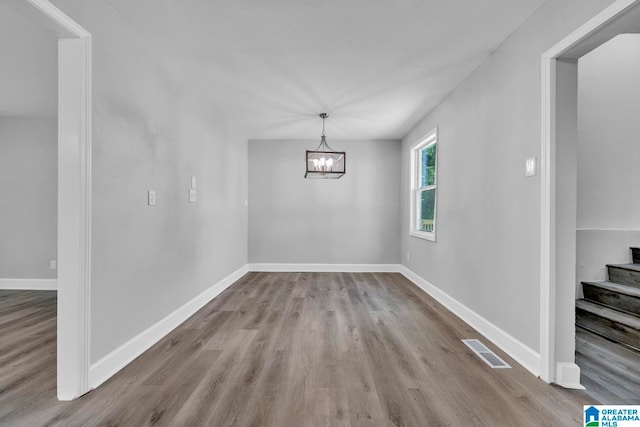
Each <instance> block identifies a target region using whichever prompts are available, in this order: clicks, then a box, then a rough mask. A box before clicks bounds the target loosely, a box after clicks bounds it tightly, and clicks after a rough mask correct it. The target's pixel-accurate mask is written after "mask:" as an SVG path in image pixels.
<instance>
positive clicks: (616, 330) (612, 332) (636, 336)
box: [576, 308, 640, 350]
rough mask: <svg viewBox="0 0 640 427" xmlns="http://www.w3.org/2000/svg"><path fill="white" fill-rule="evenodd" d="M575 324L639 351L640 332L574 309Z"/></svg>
mask: <svg viewBox="0 0 640 427" xmlns="http://www.w3.org/2000/svg"><path fill="white" fill-rule="evenodd" d="M576 324H577V325H578V326H580V327H583V328H585V329H587V330H590V331H592V332H595V333H597V334H600V335H602V336H605V337H607V338H609V339H610V340H612V341H615V342H618V343H621V344H625V345H628V346H629V347H632V348H634V349H636V350H640V331H639V330H637V329H633V328H630V327H628V326H625V325H621V324H620V323H617V322H613V321H611V320H609V319H606V318H604V317H600V316H597V315H595V314H592V313H589V312H587V311H584V310H581V309H579V308H576Z"/></svg>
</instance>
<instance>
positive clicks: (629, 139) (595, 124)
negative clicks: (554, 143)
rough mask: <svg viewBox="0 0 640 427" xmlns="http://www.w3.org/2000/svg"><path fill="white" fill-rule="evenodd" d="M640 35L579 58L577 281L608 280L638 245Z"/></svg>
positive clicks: (620, 38) (623, 37)
mask: <svg viewBox="0 0 640 427" xmlns="http://www.w3.org/2000/svg"><path fill="white" fill-rule="evenodd" d="M638 76H640V34H623V35H620V36H618V37H616V38H614V39H612V40H610V41H609V42H607V43H605V44H604V45H602V46H600V47H599V48H597V49H595V50H594V51H592V52H590V53H589V54H587V55H585V56H584V57H582V58H580V61H579V63H578V141H579V144H578V214H577V227H578V230H577V241H578V247H577V272H576V275H577V282H578V289H580V285H579V283H580V282H581V281H584V280H605V279H606V268H605V264H607V263H609V264H615V263H626V262H631V252H630V251H629V246H632V245H635V246H638V245H640V188H639V187H638V183H639V182H640V167H639V165H640V120H638V114H639V113H640V80H639V79H638Z"/></svg>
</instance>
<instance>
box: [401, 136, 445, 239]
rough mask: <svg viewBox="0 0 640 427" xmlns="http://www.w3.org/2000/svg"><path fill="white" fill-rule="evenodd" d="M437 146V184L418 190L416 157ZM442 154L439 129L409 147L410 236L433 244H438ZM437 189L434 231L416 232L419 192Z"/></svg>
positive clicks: (434, 208) (434, 203) (434, 202)
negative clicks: (440, 160) (423, 150)
mask: <svg viewBox="0 0 640 427" xmlns="http://www.w3.org/2000/svg"><path fill="white" fill-rule="evenodd" d="M433 144H436V172H435V178H436V180H435V184H433V185H430V186H427V187H428V188H427V187H421V188H420V189H418V188H417V184H416V183H417V180H418V178H417V173H418V156H417V155H416V153H417V151H418V150H421V149H422V148H423V147H427V146H429V145H433ZM439 153H440V141H439V140H438V127H437V126H436V127H435V128H433V129H431V130H430V131H429V132H427V133H426V134H424V135H423V136H422V137H421V138H418V139H417V140H416V142H414V143H413V144H411V146H410V147H409V164H410V186H409V187H410V188H409V191H410V194H409V204H410V206H409V215H410V216H409V235H410V236H412V237H417V238H419V239H424V240H429V241H431V242H436V241H437V238H436V233H437V231H438V222H437V221H438V169H439V168H438V156H439ZM431 188H432V189H435V197H434V201H433V225H434V228H433V231H420V230H416V223H417V221H416V219H417V215H418V212H417V210H418V202H417V195H416V194H417V192H418V191H424V190H425V189H431Z"/></svg>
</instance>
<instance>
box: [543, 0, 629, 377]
mask: <svg viewBox="0 0 640 427" xmlns="http://www.w3.org/2000/svg"><path fill="white" fill-rule="evenodd" d="M639 22H640V1H639V0H618V1H616V2H615V3H613V4H612V5H611V6H610V7H608V8H607V9H605V10H604V11H603V12H601V13H600V14H598V15H597V16H596V17H594V18H593V19H591V20H590V21H589V22H587V23H586V24H584V25H583V26H582V27H580V28H579V29H578V30H576V31H575V32H573V33H572V34H570V35H569V36H567V37H566V38H565V39H563V40H562V41H560V42H559V43H558V44H556V45H555V46H554V47H552V48H551V49H550V50H548V51H547V52H545V53H544V54H543V56H542V147H541V149H542V151H541V160H542V161H541V179H542V191H541V193H542V199H541V202H542V203H541V206H542V208H541V209H542V211H541V231H542V233H541V238H542V242H541V243H542V244H541V316H540V319H541V324H540V359H541V369H540V372H541V374H540V376H541V378H542V379H543V380H545V381H547V382H554V383H557V384H559V385H561V386H564V387H568V388H584V387H583V386H582V385H581V383H580V368H579V367H578V365H576V363H575V300H576V284H577V283H576V228H577V216H576V209H577V144H578V137H577V117H578V116H577V111H578V60H579V59H580V58H582V57H584V56H585V55H587V54H588V53H589V52H591V51H593V50H594V49H596V48H597V47H598V46H601V45H602V44H604V43H606V42H607V41H609V40H611V39H612V38H614V37H615V36H617V35H619V34H623V33H628V32H636V29H637V27H638V23H639Z"/></svg>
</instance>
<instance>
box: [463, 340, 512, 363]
mask: <svg viewBox="0 0 640 427" xmlns="http://www.w3.org/2000/svg"><path fill="white" fill-rule="evenodd" d="M462 342H463V343H465V344H466V346H467V347H469V348H470V349H471V350H473V352H474V353H475V354H477V355H478V356H480V358H481V359H482V360H484V362H485V363H486V364H487V365H489V366H491V367H492V368H495V369H504V368H511V366H509V365H508V364H507V362H505V361H504V360H502V359H500V358H499V357H498V355H496V354H495V353H494V352H493V351H491V350H489V349H488V348H487V347H486V346H485V345H484V344H482V343H481V342H480V341H478V340H462Z"/></svg>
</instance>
